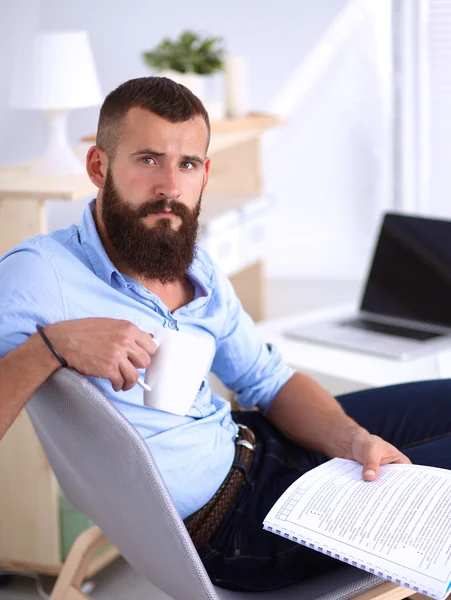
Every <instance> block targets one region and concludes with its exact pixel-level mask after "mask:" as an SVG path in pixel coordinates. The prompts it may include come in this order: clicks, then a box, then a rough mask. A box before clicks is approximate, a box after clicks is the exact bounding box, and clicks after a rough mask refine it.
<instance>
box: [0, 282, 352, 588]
mask: <svg viewBox="0 0 451 600" xmlns="http://www.w3.org/2000/svg"><path fill="white" fill-rule="evenodd" d="M358 289H359V287H358V284H356V283H355V282H321V281H276V280H273V281H270V282H269V284H268V317H269V318H274V317H279V316H282V315H288V314H293V313H296V312H302V311H304V310H309V309H311V308H315V307H321V306H330V305H334V304H340V303H343V302H348V301H352V300H354V299H355V298H356V295H357V293H358ZM53 582H54V580H53V579H52V578H50V577H44V578H43V581H42V583H43V591H44V592H45V593H50V591H51V589H52V585H53ZM93 583H94V584H95V589H94V591H93V592H90V593H89V595H90V596H91V597H92V598H93V599H94V600H169V599H168V596H166V595H165V594H162V593H161V592H160V591H159V590H157V589H156V588H155V587H153V586H152V585H151V584H150V583H148V582H147V581H145V580H144V579H143V578H141V577H139V576H138V575H136V574H135V573H134V571H132V569H131V568H130V567H129V566H128V565H127V563H125V561H124V560H123V559H118V560H117V561H115V562H114V563H113V564H111V565H110V566H108V567H107V568H106V569H104V570H103V571H102V572H101V573H99V574H98V575H97V576H96V577H95V580H94V582H93ZM39 597H42V598H45V597H46V596H45V595H43V594H41V596H40V595H39V594H38V592H37V590H36V584H35V581H33V580H32V579H30V578H27V577H23V576H18V575H15V576H14V577H13V579H12V581H11V582H10V583H9V584H8V585H7V586H5V587H0V599H1V600H37V599H39Z"/></svg>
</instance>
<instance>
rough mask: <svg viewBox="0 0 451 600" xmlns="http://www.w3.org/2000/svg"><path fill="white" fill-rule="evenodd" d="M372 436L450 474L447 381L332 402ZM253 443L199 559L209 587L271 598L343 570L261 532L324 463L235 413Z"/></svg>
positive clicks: (254, 418)
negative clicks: (299, 482)
mask: <svg viewBox="0 0 451 600" xmlns="http://www.w3.org/2000/svg"><path fill="white" fill-rule="evenodd" d="M338 400H339V402H340V403H341V405H342V406H343V408H344V409H345V411H346V412H347V413H348V415H350V416H351V417H352V418H354V419H355V420H356V421H357V422H358V423H360V424H361V425H362V426H363V427H365V428H366V429H368V430H369V431H370V432H371V433H374V434H377V435H380V436H381V437H383V438H384V439H385V440H387V441H389V442H390V443H392V444H394V445H395V446H397V447H398V448H400V449H401V450H402V451H403V452H404V453H405V454H406V455H407V456H408V457H409V458H410V460H411V461H412V462H413V463H417V464H422V465H433V466H436V467H442V468H445V469H451V437H450V432H451V380H442V381H425V382H420V383H409V384H403V385H396V386H390V387H386V388H379V389H371V390H364V391H361V392H356V393H353V394H347V395H344V396H341V397H339V398H338ZM233 418H234V420H235V421H236V422H237V423H243V424H245V425H248V426H249V427H250V428H251V429H252V430H253V432H254V433H255V435H256V438H257V449H256V453H255V458H254V461H253V464H252V467H251V469H250V472H249V474H248V483H247V485H245V487H244V488H243V489H242V491H241V492H240V494H239V496H238V498H237V500H236V503H235V506H234V507H233V508H232V510H231V511H230V512H229V514H228V515H227V517H226V519H225V521H224V522H223V524H222V525H221V527H220V528H219V530H218V531H217V533H216V534H215V535H214V537H213V539H212V540H211V541H210V543H209V544H207V545H205V546H203V547H202V548H200V549H199V555H200V557H201V559H202V561H203V563H204V565H205V567H206V569H207V571H208V573H209V575H210V577H211V579H212V581H213V583H214V584H215V585H219V586H222V587H227V588H231V589H236V590H243V591H257V590H270V589H275V588H278V587H282V586H285V585H290V584H293V583H297V582H299V581H302V580H303V579H307V578H309V577H312V576H314V575H318V574H319V573H322V572H324V571H326V570H331V569H336V568H339V567H341V566H342V563H340V562H339V561H337V560H335V559H332V558H330V557H328V556H325V555H323V554H321V553H319V552H316V551H314V550H311V549H308V548H306V547H305V546H301V545H299V544H296V543H294V542H291V541H289V540H286V539H284V538H282V537H280V536H278V535H275V534H273V533H269V532H267V531H264V530H263V529H262V522H263V519H264V517H265V516H266V514H267V513H268V511H269V509H270V508H271V507H272V505H273V504H274V503H275V501H276V500H277V499H278V498H279V496H280V495H281V494H282V492H284V491H285V490H286V489H287V488H288V486H289V485H291V483H293V482H294V481H295V480H296V479H297V478H298V477H299V476H300V475H302V474H303V473H305V472H306V471H308V470H309V469H312V468H313V467H316V466H317V465H319V464H321V463H323V462H324V461H326V460H327V458H326V457H325V456H324V455H322V454H320V453H318V452H310V451H308V450H305V449H303V448H300V447H298V446H296V445H294V444H292V443H291V442H289V441H288V440H287V439H286V438H285V437H284V436H283V435H282V434H280V433H279V432H278V431H277V430H276V429H275V428H274V427H273V426H272V425H271V424H270V423H269V422H268V421H267V420H266V419H265V417H264V416H263V415H262V414H261V413H259V412H257V411H246V412H244V411H243V412H234V413H233Z"/></svg>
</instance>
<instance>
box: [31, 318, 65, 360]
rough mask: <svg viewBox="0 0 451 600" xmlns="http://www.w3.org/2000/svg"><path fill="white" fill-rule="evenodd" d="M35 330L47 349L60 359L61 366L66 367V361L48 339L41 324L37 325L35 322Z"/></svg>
mask: <svg viewBox="0 0 451 600" xmlns="http://www.w3.org/2000/svg"><path fill="white" fill-rule="evenodd" d="M36 330H37V332H38V333H39V335H40V336H41V338H42V339H43V341H44V342H45V343H46V345H47V347H48V349H49V350H50V351H51V352H52V353H53V354H54V355H55V356H56V358H57V359H58V360H59V361H60V363H61V366H63V367H68V366H69V365H68V364H67V361H66V360H65V359H64V358H63V357H62V356H61V354H60V353H59V352H58V350H57V349H56V348H55V346H54V345H53V344H52V342H51V341H50V340H49V338H48V337H47V336H46V335H45V333H44V328H43V327H42V325H39V324H38V323H36Z"/></svg>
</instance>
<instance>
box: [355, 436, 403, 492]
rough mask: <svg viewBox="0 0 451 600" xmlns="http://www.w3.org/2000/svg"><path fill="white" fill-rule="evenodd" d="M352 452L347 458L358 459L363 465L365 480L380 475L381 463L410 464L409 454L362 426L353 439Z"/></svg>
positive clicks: (371, 479) (370, 479)
mask: <svg viewBox="0 0 451 600" xmlns="http://www.w3.org/2000/svg"><path fill="white" fill-rule="evenodd" d="M351 453H352V456H349V457H346V458H351V459H353V460H356V461H357V462H359V463H360V464H362V465H363V471H362V475H363V479H365V481H374V480H375V479H376V478H377V476H378V475H379V471H380V466H381V465H388V464H390V463H398V464H399V463H403V464H410V460H409V459H408V458H407V456H405V454H403V453H402V452H400V451H399V450H398V449H397V448H395V446H392V445H391V444H389V443H388V442H386V441H385V440H383V439H382V438H380V437H379V436H377V435H372V434H371V433H369V432H368V431H366V430H365V429H360V428H359V430H358V432H357V433H356V435H355V436H354V438H353V440H352V446H351Z"/></svg>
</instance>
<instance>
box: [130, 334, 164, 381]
mask: <svg viewBox="0 0 451 600" xmlns="http://www.w3.org/2000/svg"><path fill="white" fill-rule="evenodd" d="M152 337H153V341H154V343H155V346H156V347H157V350H158V347H159V346H160V341H159V339H158V338H156V337H155V336H152ZM136 383H137V384H138V385H139V387H141V388H142V389H143V390H145V391H146V392H151V391H152V388H151V387H150V385H148V384H147V383H146V382H145V381H144V379H143V378H142V377H140V378H139V379H138V381H137V382H136Z"/></svg>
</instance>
